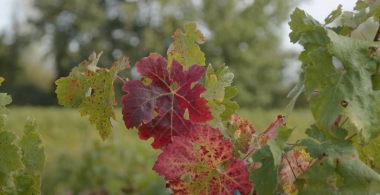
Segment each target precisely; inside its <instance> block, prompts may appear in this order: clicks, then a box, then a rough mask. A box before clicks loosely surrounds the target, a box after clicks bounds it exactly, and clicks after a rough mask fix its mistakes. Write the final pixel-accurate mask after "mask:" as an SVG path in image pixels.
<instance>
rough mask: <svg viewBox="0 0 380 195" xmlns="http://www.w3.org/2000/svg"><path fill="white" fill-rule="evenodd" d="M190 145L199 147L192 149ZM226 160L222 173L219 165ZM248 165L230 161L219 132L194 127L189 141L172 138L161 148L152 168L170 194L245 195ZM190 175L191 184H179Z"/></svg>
mask: <svg viewBox="0 0 380 195" xmlns="http://www.w3.org/2000/svg"><path fill="white" fill-rule="evenodd" d="M173 65H174V63H173ZM192 144H195V145H197V146H199V147H200V149H195V148H194V146H193V145H192ZM229 160H231V161H230V163H229V165H228V167H227V168H226V169H225V170H219V166H220V165H221V164H222V163H224V162H227V161H229ZM247 169H248V163H246V162H245V161H244V160H242V159H234V154H233V146H232V144H231V142H230V141H229V140H224V139H223V136H222V134H221V133H220V131H219V129H213V128H212V127H211V126H209V125H205V126H202V125H196V126H194V128H193V129H192V132H191V137H190V140H188V139H187V138H184V137H181V136H179V137H173V142H172V143H171V144H169V145H168V146H167V147H165V148H163V152H162V153H161V154H160V155H159V156H158V158H157V161H156V163H155V165H154V167H153V170H155V171H156V172H157V173H158V174H159V175H160V176H165V178H164V179H165V180H169V183H168V184H167V187H169V188H171V189H172V190H173V191H174V194H210V195H211V194H220V195H222V194H226V195H227V194H228V195H229V194H233V192H234V190H235V189H237V190H239V192H240V193H241V194H249V193H250V192H251V189H252V183H251V182H249V181H248V176H249V174H248V171H247ZM186 173H187V174H189V175H190V176H191V182H185V181H182V180H181V179H180V178H181V176H182V175H184V174H186Z"/></svg>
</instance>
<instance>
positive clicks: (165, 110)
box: [121, 56, 213, 149]
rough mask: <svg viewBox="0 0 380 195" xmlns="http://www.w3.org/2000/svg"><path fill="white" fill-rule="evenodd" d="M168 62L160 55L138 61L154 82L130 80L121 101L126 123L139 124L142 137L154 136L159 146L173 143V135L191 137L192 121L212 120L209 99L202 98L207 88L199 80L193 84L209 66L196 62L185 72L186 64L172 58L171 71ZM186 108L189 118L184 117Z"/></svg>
mask: <svg viewBox="0 0 380 195" xmlns="http://www.w3.org/2000/svg"><path fill="white" fill-rule="evenodd" d="M167 64H168V63H167V61H166V60H165V59H164V58H163V57H161V56H158V57H155V58H154V57H152V56H150V57H147V58H143V59H142V60H141V61H139V62H137V63H136V67H137V71H138V72H139V73H140V76H141V77H143V78H149V79H150V80H151V83H150V84H149V85H145V84H144V83H143V82H141V81H139V80H133V81H127V82H126V83H125V84H124V86H123V88H122V89H123V90H124V91H126V92H127V93H128V94H127V95H124V96H123V98H122V100H121V103H122V104H123V110H122V113H123V120H124V122H125V126H126V127H127V128H133V127H138V129H139V136H140V138H141V139H143V140H147V139H149V138H150V137H153V138H154V141H153V143H152V147H153V148H156V149H159V148H162V147H163V146H165V145H167V144H168V143H170V142H171V140H172V136H177V135H183V136H184V137H188V136H189V131H190V128H191V125H192V124H196V123H205V122H207V121H209V120H211V119H213V116H212V115H211V111H210V107H209V106H207V100H206V99H205V98H203V97H200V94H202V93H203V92H205V91H206V89H205V88H204V87H203V85H202V84H200V83H197V84H195V85H194V86H193V87H191V85H192V83H194V82H197V81H199V80H200V79H201V77H202V75H203V74H204V73H205V72H206V69H205V68H203V67H201V66H198V65H193V66H191V67H190V68H189V69H188V70H186V71H183V66H182V65H181V64H179V63H178V62H177V61H176V60H173V63H172V66H171V67H170V70H168V69H167ZM174 84H175V85H176V87H175V89H174V90H173V87H172V86H173V85H174ZM186 110H187V111H188V115H189V120H186V119H185V118H184V115H185V111H186ZM155 112H156V113H157V115H155V114H154V113H155ZM140 124H141V125H140Z"/></svg>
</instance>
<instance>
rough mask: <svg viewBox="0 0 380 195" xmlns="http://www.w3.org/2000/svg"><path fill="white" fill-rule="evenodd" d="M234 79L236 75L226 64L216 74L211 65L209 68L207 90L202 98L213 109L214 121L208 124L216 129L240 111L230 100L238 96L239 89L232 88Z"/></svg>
mask: <svg viewBox="0 0 380 195" xmlns="http://www.w3.org/2000/svg"><path fill="white" fill-rule="evenodd" d="M233 78H234V74H233V73H231V71H230V70H229V69H228V67H227V66H226V65H224V64H223V65H222V66H220V67H219V68H218V69H217V70H216V72H214V69H213V68H212V66H211V64H210V65H208V67H207V73H206V85H205V87H206V89H207V90H206V92H204V93H203V94H202V97H205V98H206V99H207V100H208V103H207V105H208V106H210V107H211V112H212V115H213V116H214V119H213V120H211V121H209V122H208V123H209V124H210V125H211V126H212V127H214V128H215V127H216V126H218V125H219V124H220V123H221V122H222V121H227V120H229V119H230V118H231V115H232V114H236V110H238V109H239V106H238V105H237V103H236V102H232V101H231V100H230V99H231V98H233V97H234V96H235V95H236V94H237V88H236V87H231V84H232V80H233Z"/></svg>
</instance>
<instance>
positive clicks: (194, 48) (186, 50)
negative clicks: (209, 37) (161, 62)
mask: <svg viewBox="0 0 380 195" xmlns="http://www.w3.org/2000/svg"><path fill="white" fill-rule="evenodd" d="M196 28H197V25H196V24H195V23H188V24H186V25H185V31H186V33H184V32H182V30H181V29H178V30H176V31H175V32H174V35H173V39H174V42H173V43H172V44H171V45H170V47H169V49H168V61H169V66H168V67H170V66H171V63H172V60H173V59H174V58H176V59H177V61H178V62H179V63H181V64H183V65H184V67H185V69H188V68H189V67H190V66H191V65H193V64H198V65H201V66H204V65H206V63H205V61H206V59H205V56H204V53H203V52H202V51H201V49H200V48H199V45H198V44H203V43H204V42H205V38H204V36H203V34H202V33H201V31H199V30H197V29H196Z"/></svg>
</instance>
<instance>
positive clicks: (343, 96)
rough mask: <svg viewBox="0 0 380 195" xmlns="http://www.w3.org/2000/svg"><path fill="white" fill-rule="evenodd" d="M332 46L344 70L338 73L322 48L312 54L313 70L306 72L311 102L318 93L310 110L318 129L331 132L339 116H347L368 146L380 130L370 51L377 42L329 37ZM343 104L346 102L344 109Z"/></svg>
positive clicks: (306, 91)
mask: <svg viewBox="0 0 380 195" xmlns="http://www.w3.org/2000/svg"><path fill="white" fill-rule="evenodd" d="M328 35H329V37H330V39H331V42H332V44H331V45H329V46H328V48H329V50H330V52H331V53H332V54H333V55H334V56H336V57H337V58H338V59H339V60H340V61H341V62H342V64H343V67H344V70H339V69H336V68H335V67H334V65H333V62H332V56H331V55H330V53H329V52H328V51H327V50H326V49H323V48H320V49H318V50H315V51H313V52H311V53H310V54H309V56H310V59H311V60H312V61H313V65H312V66H308V67H307V68H306V82H305V94H306V96H307V97H308V98H310V97H311V95H312V94H313V93H315V92H316V91H317V92H318V96H317V97H313V98H312V99H311V101H310V107H311V110H312V113H313V116H314V118H315V120H316V121H317V126H318V127H319V128H321V129H324V130H328V128H329V126H330V125H331V124H332V123H333V122H334V120H335V119H336V117H337V116H338V115H339V114H345V115H346V116H348V117H349V120H350V121H351V122H352V123H353V124H354V125H355V127H356V128H357V130H358V135H359V138H360V142H361V143H368V141H369V140H370V139H373V138H374V137H376V136H377V135H378V134H379V133H380V130H379V129H378V128H376V127H377V126H378V125H380V124H379V121H378V120H377V117H375V116H379V115H380V113H379V111H377V109H376V107H374V106H373V105H376V104H378V103H380V102H379V98H380V97H379V95H380V94H379V92H374V91H373V90H372V83H371V72H372V71H374V69H375V65H376V62H375V61H374V60H372V59H370V58H369V50H368V48H369V47H376V46H377V47H378V46H380V44H378V43H374V42H367V41H360V40H355V39H350V38H348V37H343V36H339V35H337V34H335V33H334V32H333V31H329V33H328ZM341 102H346V103H347V104H346V105H345V106H342V104H341Z"/></svg>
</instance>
